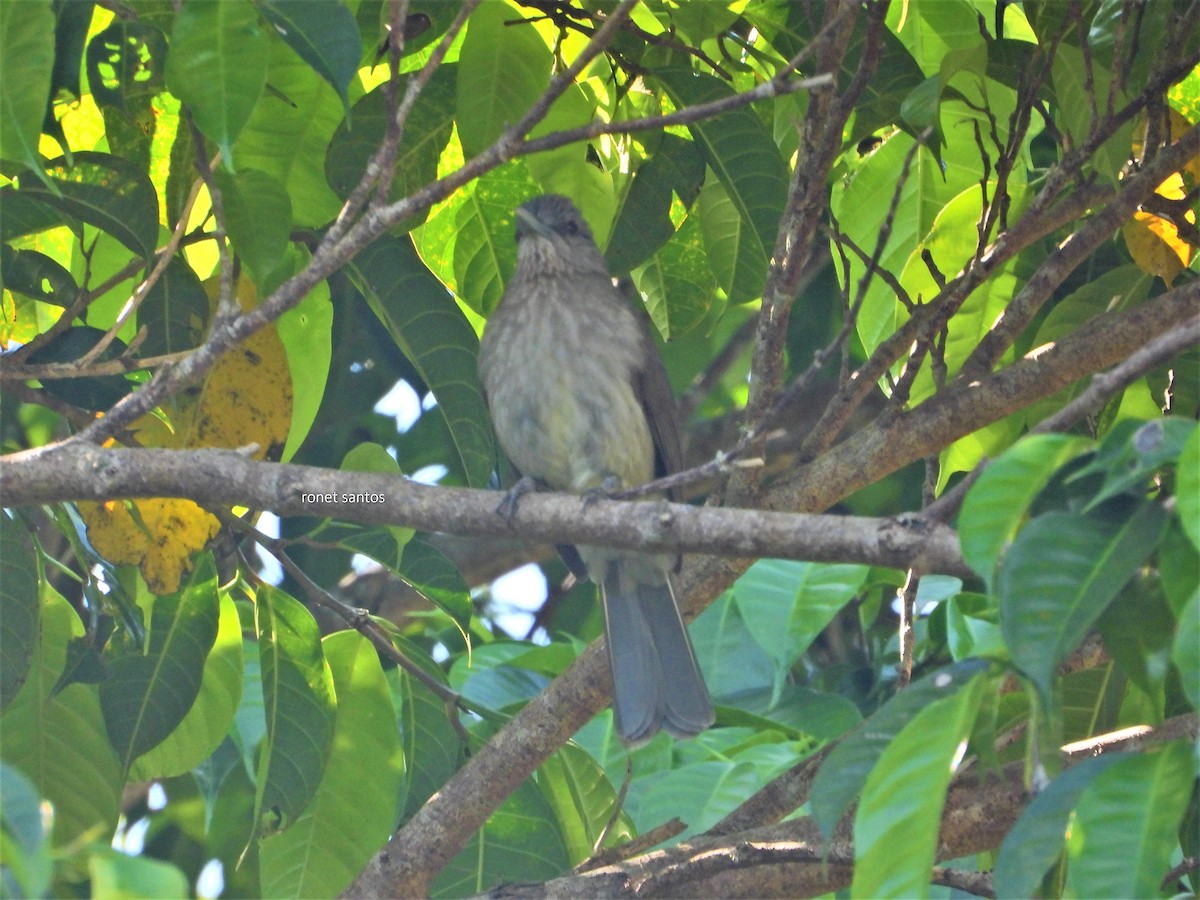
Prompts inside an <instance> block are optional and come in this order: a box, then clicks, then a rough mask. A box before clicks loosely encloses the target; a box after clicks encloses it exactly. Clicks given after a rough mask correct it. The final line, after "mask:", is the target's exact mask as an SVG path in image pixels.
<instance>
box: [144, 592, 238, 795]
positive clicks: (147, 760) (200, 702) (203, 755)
mask: <svg viewBox="0 0 1200 900" xmlns="http://www.w3.org/2000/svg"><path fill="white" fill-rule="evenodd" d="M156 605H157V604H156ZM241 697H242V627H241V622H240V620H239V619H238V613H237V608H236V607H235V606H234V604H233V600H232V599H230V597H229V596H228V595H227V594H223V595H222V596H221V597H220V611H219V613H218V620H217V635H216V639H215V640H214V641H213V645H212V649H211V650H210V651H209V652H208V657H207V658H206V659H205V660H204V674H203V676H202V677H201V679H200V690H199V691H198V692H197V694H196V700H195V702H194V703H192V707H191V709H189V710H188V711H187V715H185V716H184V717H183V721H181V722H180V723H179V725H178V726H176V728H175V729H174V730H173V731H172V732H171V733H170V735H168V736H167V738H166V739H165V740H164V741H163V742H162V743H161V744H159V745H158V746H157V747H155V748H153V749H152V750H150V751H148V752H147V753H145V754H144V755H142V756H140V757H138V759H137V761H136V762H135V763H134V764H133V768H132V769H131V770H130V775H131V777H132V778H134V779H136V780H139V781H152V780H154V779H156V778H164V777H171V776H174V775H184V774H186V773H188V772H190V771H191V770H192V769H194V768H196V767H197V766H199V765H200V764H201V763H202V762H204V761H205V760H206V759H208V758H209V757H210V756H211V755H212V754H213V752H214V751H216V749H217V748H218V747H219V746H220V745H221V742H222V741H223V740H224V739H225V736H226V734H227V733H228V732H229V729H230V727H231V726H232V725H233V722H234V715H235V713H236V712H237V709H238V704H239V702H240V701H241Z"/></svg>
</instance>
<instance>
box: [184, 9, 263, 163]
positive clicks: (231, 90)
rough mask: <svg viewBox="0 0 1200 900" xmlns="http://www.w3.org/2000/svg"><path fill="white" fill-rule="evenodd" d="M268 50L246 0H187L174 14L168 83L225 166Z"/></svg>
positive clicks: (258, 90)
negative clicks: (215, 149)
mask: <svg viewBox="0 0 1200 900" xmlns="http://www.w3.org/2000/svg"><path fill="white" fill-rule="evenodd" d="M268 48H269V42H268V40H267V36H266V35H265V34H263V32H262V30H261V29H260V28H259V27H258V12H257V10H256V9H255V7H254V5H253V4H252V3H250V2H249V0H188V3H186V4H185V5H184V7H183V9H181V10H180V12H179V14H178V15H177V16H176V17H175V27H174V28H173V29H172V30H171V53H170V56H169V57H168V58H167V87H168V88H170V90H171V93H173V94H174V95H175V96H176V97H178V98H179V99H180V100H182V101H183V102H184V103H185V104H187V106H188V107H189V108H190V109H191V112H192V118H193V120H194V121H195V123H196V127H197V128H199V129H200V131H201V133H203V134H204V136H205V137H206V138H208V139H209V140H211V141H212V142H213V143H215V144H216V145H217V147H218V148H220V150H221V156H222V157H223V158H224V160H225V164H226V166H227V167H232V165H233V142H234V141H235V140H236V139H237V136H238V135H239V134H240V133H241V131H242V129H243V128H244V127H245V126H246V123H247V122H248V121H249V120H250V113H252V112H253V111H254V106H255V104H257V103H258V98H259V96H260V95H261V94H262V92H263V86H264V85H265V84H266V83H267V53H268ZM276 87H278V86H276Z"/></svg>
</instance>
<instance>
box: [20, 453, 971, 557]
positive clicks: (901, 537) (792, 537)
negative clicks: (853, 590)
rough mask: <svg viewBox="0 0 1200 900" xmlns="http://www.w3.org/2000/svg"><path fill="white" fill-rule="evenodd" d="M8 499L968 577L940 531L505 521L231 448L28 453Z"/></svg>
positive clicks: (384, 480) (749, 521) (444, 496)
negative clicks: (181, 505)
mask: <svg viewBox="0 0 1200 900" xmlns="http://www.w3.org/2000/svg"><path fill="white" fill-rule="evenodd" d="M0 495H2V496H3V498H4V503H5V505H6V506H26V505H31V504H37V503H50V502H59V501H63V500H94V501H102V500H113V499H124V498H136V497H163V496H170V497H184V498H187V499H189V500H194V501H195V502H197V503H199V504H201V505H202V506H233V505H241V506H249V507H252V508H254V509H264V510H270V511H272V512H274V513H276V514H278V515H280V516H288V515H303V516H332V517H334V518H337V519H339V520H341V521H350V522H358V523H361V524H364V525H401V526H405V527H410V528H416V529H420V530H424V531H447V532H453V533H455V534H467V535H482V536H497V537H506V538H507V537H513V536H520V537H524V538H528V539H530V540H534V541H543V542H548V543H554V542H557V543H562V542H563V541H567V542H570V543H583V544H600V545H609V546H614V547H626V548H631V549H638V548H641V549H652V550H660V551H671V552H684V553H696V552H700V553H709V554H711V553H716V554H721V555H728V556H737V557H746V558H758V557H779V558H784V559H806V560H811V561H819V562H863V563H868V564H870V565H882V566H893V567H899V568H905V567H913V566H915V567H918V568H920V569H922V570H923V571H934V572H943V573H947V574H956V575H960V576H963V577H971V570H970V569H968V568H967V566H966V564H965V563H964V562H963V561H962V556H961V554H960V552H959V549H958V538H957V535H955V534H954V532H953V531H951V530H950V529H949V528H946V527H945V526H941V525H939V526H936V527H934V528H932V529H930V528H926V527H925V526H924V525H923V524H922V523H919V522H915V523H909V522H905V521H901V520H898V519H874V518H858V517H852V516H809V515H795V514H791V513H771V512H762V511H759V510H738V509H704V508H701V507H695V506H688V505H686V504H673V503H666V502H658V501H653V502H646V503H638V504H630V503H621V502H616V501H609V500H598V501H595V502H592V503H587V504H585V503H583V502H582V501H581V500H580V498H579V497H577V496H573V495H569V494H542V495H530V496H528V497H526V498H524V499H523V500H522V501H521V504H520V507H519V509H518V511H517V514H516V515H515V516H514V518H513V520H512V521H511V522H509V521H507V520H506V519H505V518H504V517H503V516H500V515H498V514H497V513H496V503H497V498H498V497H499V494H497V493H496V492H494V491H479V490H471V489H468V488H444V487H431V486H428V485H423V484H418V483H416V482H413V481H409V480H408V479H405V478H400V477H396V476H389V475H380V474H375V473H367V472H345V471H339V470H335V469H323V468H315V467H309V466H293V465H280V464H277V463H265V462H258V461H255V460H252V459H249V458H247V457H246V456H245V455H243V454H241V453H238V452H236V451H227V450H182V451H180V450H145V449H112V448H101V447H94V446H89V445H85V444H67V445H62V446H54V447H50V448H44V449H37V450H29V451H25V452H22V453H16V454H12V455H10V456H7V457H4V458H2V459H0ZM342 498H350V499H347V500H343V499H342ZM373 498H378V500H375V499H373Z"/></svg>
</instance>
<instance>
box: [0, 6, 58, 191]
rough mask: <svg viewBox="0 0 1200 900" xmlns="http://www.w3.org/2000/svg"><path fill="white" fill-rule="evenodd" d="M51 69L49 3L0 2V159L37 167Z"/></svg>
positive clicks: (48, 94)
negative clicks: (39, 139) (39, 137)
mask: <svg viewBox="0 0 1200 900" xmlns="http://www.w3.org/2000/svg"><path fill="white" fill-rule="evenodd" d="M53 66H54V14H53V13H52V12H51V11H50V3H49V2H48V0H35V2H32V3H0V159H2V160H8V161H10V162H15V163H23V164H24V165H26V166H28V167H29V168H31V169H34V170H37V169H40V168H41V161H40V158H39V156H38V135H40V134H41V131H42V115H43V113H44V112H45V111H46V104H47V102H48V101H49V99H50V76H51V71H52V69H53Z"/></svg>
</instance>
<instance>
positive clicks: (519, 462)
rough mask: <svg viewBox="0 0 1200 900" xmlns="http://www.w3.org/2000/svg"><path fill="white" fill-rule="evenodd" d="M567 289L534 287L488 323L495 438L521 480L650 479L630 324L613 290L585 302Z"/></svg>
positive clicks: (486, 359)
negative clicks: (594, 299)
mask: <svg viewBox="0 0 1200 900" xmlns="http://www.w3.org/2000/svg"><path fill="white" fill-rule="evenodd" d="M596 287H597V288H600V287H606V288H607V289H608V290H609V291H610V292H611V291H612V288H611V286H610V285H607V284H604V283H602V284H601V285H597V286H596ZM510 290H512V288H511V287H510ZM570 290H572V288H570V287H568V286H566V285H558V286H555V285H553V284H549V285H546V284H542V285H539V286H538V287H537V289H533V290H528V291H527V292H526V293H525V294H522V295H521V302H518V303H516V304H510V303H508V301H506V304H507V305H506V306H502V308H501V309H500V310H498V311H497V313H496V314H495V315H494V316H493V319H492V321H491V322H489V324H488V330H487V332H486V333H485V334H484V340H483V345H482V347H481V349H480V370H481V376H482V379H483V382H484V389H485V390H486V391H487V395H488V404H489V407H490V408H491V413H492V420H493V423H494V424H495V426H496V434H497V437H498V438H499V440H500V444H501V446H502V447H503V448H504V451H505V453H507V454H508V456H509V458H510V459H511V460H512V462H513V464H514V465H515V466H516V467H517V468H518V469H519V470H520V471H521V472H522V473H524V474H526V475H532V476H534V477H536V478H539V479H541V480H543V481H545V482H546V483H547V484H549V485H550V486H551V487H553V488H556V489H559V490H575V491H582V490H587V489H589V488H593V487H598V486H600V485H601V484H602V483H603V482H604V481H605V480H606V479H608V478H610V477H614V476H615V477H616V478H617V479H618V480H619V481H620V483H622V484H625V485H632V484H638V483H641V482H644V481H647V480H649V479H650V478H651V477H652V476H653V471H654V450H653V444H652V441H651V437H650V431H649V427H648V425H647V423H646V417H645V411H644V410H643V408H642V405H641V402H640V400H639V398H638V396H637V393H636V391H635V390H634V374H635V372H636V371H637V370H638V367H639V363H640V353H641V352H642V348H641V343H640V341H641V333H640V330H639V328H638V326H637V322H636V320H635V319H634V317H633V313H632V312H631V311H630V310H629V309H628V308H626V307H624V305H623V302H622V301H621V300H620V298H619V297H617V296H616V294H615V292H612V295H611V296H608V295H604V294H602V293H600V292H599V291H597V292H596V293H597V294H598V299H599V301H600V302H588V301H589V300H590V299H592V298H590V297H587V296H580V295H572V294H570V293H567V292H568V291H570ZM564 297H571V298H572V300H571V302H567V303H564V302H561V301H562V300H563V298H564Z"/></svg>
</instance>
